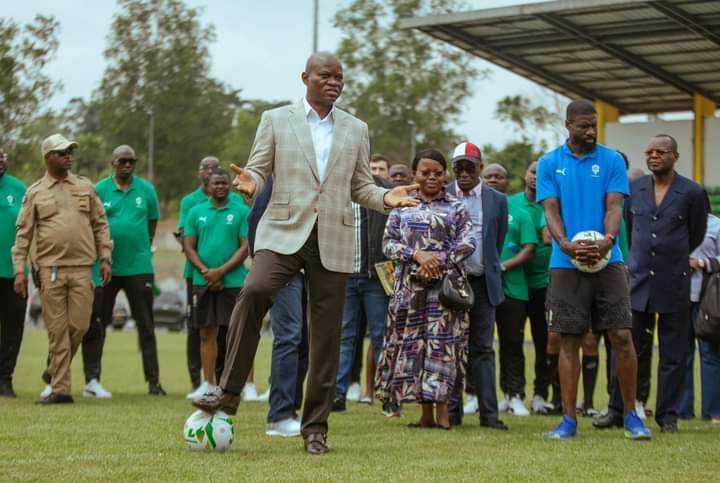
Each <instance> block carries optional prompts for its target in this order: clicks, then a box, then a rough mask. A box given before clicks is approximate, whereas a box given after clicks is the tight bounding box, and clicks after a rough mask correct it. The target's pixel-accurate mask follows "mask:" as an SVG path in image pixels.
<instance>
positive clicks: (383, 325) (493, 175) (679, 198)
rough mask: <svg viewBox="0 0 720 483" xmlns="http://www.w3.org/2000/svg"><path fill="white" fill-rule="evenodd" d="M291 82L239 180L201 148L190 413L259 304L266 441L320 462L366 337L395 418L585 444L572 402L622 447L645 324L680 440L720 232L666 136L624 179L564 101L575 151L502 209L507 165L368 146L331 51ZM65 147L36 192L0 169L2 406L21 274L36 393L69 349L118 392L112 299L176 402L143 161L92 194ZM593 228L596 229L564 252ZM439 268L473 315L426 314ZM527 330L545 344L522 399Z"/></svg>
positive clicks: (709, 369)
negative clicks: (537, 417)
mask: <svg viewBox="0 0 720 483" xmlns="http://www.w3.org/2000/svg"><path fill="white" fill-rule="evenodd" d="M302 80H303V83H304V84H305V86H306V88H307V92H306V95H305V97H303V99H302V101H301V102H298V103H294V104H291V105H289V106H284V107H282V108H278V109H275V110H272V111H269V112H266V113H264V114H263V117H262V120H261V123H260V127H259V128H258V133H257V136H256V140H255V143H254V145H253V149H252V152H251V155H250V160H249V162H248V164H247V167H246V168H245V169H240V168H237V167H235V166H231V168H232V171H233V172H234V175H235V177H234V180H232V179H231V176H230V174H229V173H228V172H227V171H225V170H223V169H222V168H221V167H220V163H219V160H218V159H217V158H213V157H207V158H204V159H203V160H202V161H201V162H200V167H199V171H198V175H199V178H200V180H201V186H200V187H199V188H198V189H197V190H196V191H194V192H192V193H190V194H189V195H187V196H186V197H185V198H183V200H182V201H181V207H180V219H179V224H178V233H177V236H178V240H179V241H180V243H181V244H182V247H183V251H184V253H185V255H186V258H187V263H186V266H185V270H184V278H185V279H186V282H187V300H188V332H187V356H188V371H189V375H190V382H191V384H192V387H193V391H192V392H191V393H190V394H188V398H189V399H192V400H193V404H194V405H195V406H196V407H198V408H201V409H203V410H206V411H211V412H212V411H216V410H223V411H226V412H228V413H230V414H234V413H235V412H236V411H237V407H238V404H239V401H240V399H241V395H242V394H243V390H244V389H247V386H246V382H248V383H250V382H252V365H253V360H254V357H255V352H256V349H257V345H258V340H259V336H260V327H261V322H262V320H263V318H264V317H265V315H266V313H267V312H268V310H269V311H270V316H271V323H272V328H273V334H274V342H273V353H272V368H271V381H270V382H271V389H270V393H269V402H270V411H269V414H268V420H267V423H268V424H267V434H268V435H270V436H285V437H290V436H298V435H301V434H302V436H303V439H304V443H305V449H306V451H307V452H308V453H310V454H323V453H325V452H327V451H328V445H327V430H328V424H327V420H328V416H329V414H330V412H336V413H342V412H345V411H346V410H347V403H346V401H347V399H349V397H350V396H349V388H350V387H351V383H353V382H354V381H352V376H351V374H352V372H353V369H352V368H353V365H355V364H357V360H358V353H359V352H361V350H362V347H363V343H362V342H363V339H364V335H365V330H367V333H368V334H369V338H370V345H369V348H368V354H367V358H366V361H367V366H368V367H367V371H368V373H369V375H370V376H369V378H368V381H367V383H366V385H367V393H366V395H365V397H364V398H362V400H361V402H365V403H368V404H372V403H373V400H374V397H375V396H376V395H377V396H378V397H379V398H380V399H381V401H382V412H383V414H384V415H386V416H399V415H400V414H401V405H402V404H403V403H407V402H411V401H414V402H419V403H421V404H422V405H423V414H422V417H421V419H420V421H419V422H418V423H412V424H411V426H413V427H441V428H443V429H449V428H450V427H451V426H452V425H458V424H462V419H463V415H467V414H474V413H478V415H479V420H480V426H482V427H487V428H491V429H499V430H507V429H508V426H507V425H506V424H505V422H503V421H502V420H501V419H500V413H501V412H505V411H507V412H510V413H512V414H514V415H516V416H527V415H529V414H530V413H531V411H532V412H534V413H537V414H554V413H562V414H563V419H562V421H561V423H560V425H558V427H557V428H555V429H554V430H553V431H551V432H550V433H549V435H550V437H551V438H555V439H566V438H570V437H573V436H575V434H576V432H577V420H576V414H577V412H578V410H579V411H580V412H581V413H583V414H585V415H592V416H597V417H596V418H595V420H594V422H593V425H595V426H596V427H598V428H608V427H614V426H618V427H624V429H625V436H626V437H628V438H631V439H647V438H650V436H651V434H650V431H649V429H648V428H647V427H646V426H645V423H644V420H645V418H646V411H645V408H644V403H645V402H646V398H647V394H645V395H644V396H638V395H637V393H638V389H637V388H638V386H639V387H640V388H643V387H648V386H649V378H650V376H649V369H647V368H649V366H650V362H649V360H650V357H651V351H652V345H653V340H652V335H651V336H650V341H649V343H648V342H647V336H646V334H647V333H650V334H652V332H653V330H654V327H655V321H656V319H657V327H658V336H659V343H660V345H659V350H660V363H659V370H658V384H657V386H658V387H657V391H658V395H657V407H656V412H655V419H656V422H657V423H658V425H659V427H660V428H661V430H662V431H663V432H665V433H672V432H676V431H677V420H678V418H679V417H684V416H691V415H692V403H688V402H687V399H688V398H690V400H692V398H691V395H692V389H689V387H691V386H692V362H691V361H692V357H693V354H694V347H695V341H694V337H693V335H692V319H691V309H692V310H693V311H694V312H693V313H696V312H697V303H698V302H699V299H700V297H701V294H700V286H699V284H698V283H696V282H697V281H698V280H700V281H702V278H703V273H709V272H710V271H711V270H712V267H713V266H715V264H713V263H711V260H714V259H718V257H719V256H720V252H719V251H718V243H717V240H718V233H717V231H718V229H717V227H718V226H720V223H718V222H717V218H715V217H714V216H713V215H712V214H710V213H709V204H708V201H707V196H706V195H705V194H704V192H703V190H702V188H701V187H699V186H698V185H697V184H695V183H694V182H692V181H690V180H688V179H687V178H684V177H682V176H681V175H679V174H678V173H677V172H676V171H675V169H674V168H675V163H676V162H677V160H678V158H679V154H678V152H677V143H676V141H675V140H674V139H673V138H672V137H671V136H669V135H665V134H660V135H657V136H655V137H653V138H652V139H651V140H650V143H649V145H648V148H647V150H646V152H645V156H646V161H647V166H648V169H649V170H650V172H651V174H650V175H647V176H640V177H638V178H637V179H636V180H635V181H634V182H633V183H632V184H631V185H630V184H629V183H628V171H627V170H628V168H629V166H628V162H627V159H626V158H625V156H624V155H623V154H622V153H619V152H618V151H616V150H614V149H611V148H609V147H606V146H603V145H599V144H597V143H596V128H597V114H596V112H595V109H594V107H593V104H592V103H590V102H589V101H584V100H579V101H573V102H572V103H570V105H569V106H568V109H567V112H566V122H565V125H566V128H567V130H568V139H567V141H566V143H564V144H563V145H562V146H560V147H558V148H557V149H554V150H552V151H550V152H548V153H547V154H545V155H544V156H543V157H542V158H541V159H540V160H539V161H538V162H533V163H531V165H530V166H529V167H528V169H527V172H526V175H525V180H524V181H525V189H524V190H523V191H522V192H520V193H517V194H515V195H512V196H507V195H506V191H507V187H508V173H507V171H506V170H505V168H504V167H503V166H500V165H498V164H491V165H488V166H483V160H482V155H481V153H480V150H479V149H478V147H477V146H476V145H475V144H472V143H462V144H460V145H459V146H457V147H456V149H455V150H454V151H453V153H452V156H451V166H450V169H452V171H453V174H454V178H455V181H452V182H449V183H448V181H447V171H448V166H447V164H448V163H446V161H445V158H444V156H443V155H442V153H439V152H438V151H435V150H424V151H421V152H419V153H418V155H417V156H416V159H414V160H413V163H412V170H408V168H407V166H406V165H404V164H392V163H391V162H390V161H389V160H388V159H387V158H386V157H384V156H382V155H372V156H370V154H369V145H368V128H367V125H365V124H364V123H362V122H361V121H359V120H358V119H356V118H354V117H352V116H351V115H349V114H347V113H345V112H344V111H341V110H340V109H338V108H336V107H335V100H336V99H337V98H338V97H339V96H340V94H341V92H342V86H343V77H342V67H341V65H340V63H339V61H338V60H337V59H336V58H335V57H334V56H332V55H329V54H315V55H313V56H312V57H311V58H310V59H309V60H308V62H307V65H306V68H305V71H304V72H303V75H302ZM77 147H78V145H77V143H75V142H72V141H69V140H67V139H65V138H64V137H63V136H61V135H59V134H55V135H52V136H50V137H48V138H47V139H46V140H45V141H44V142H43V143H42V147H41V149H42V153H43V156H44V158H45V160H46V163H47V173H46V175H45V176H44V177H43V178H42V179H41V180H39V181H37V182H36V183H34V184H33V185H31V186H30V187H29V188H28V189H27V191H26V190H25V187H24V185H23V184H22V183H21V182H19V181H18V180H17V179H16V178H13V177H12V176H10V175H8V174H7V173H6V170H7V160H6V158H5V156H4V155H2V157H0V194H1V195H2V199H0V208H1V209H0V224H1V226H0V228H2V230H0V232H1V234H0V250H2V252H0V291H1V292H0V300H1V301H2V309H0V319H1V322H2V332H0V371H1V372H0V385H1V386H0V394H2V395H4V396H14V391H13V387H12V372H13V369H14V366H15V361H16V359H17V355H18V352H19V347H20V342H21V339H22V327H23V319H24V314H25V304H26V298H27V286H28V272H29V271H32V272H33V273H34V280H35V282H36V284H37V285H38V288H39V290H40V295H41V300H42V310H43V319H44V321H45V324H46V327H47V330H48V338H49V347H48V365H47V370H46V371H45V372H44V374H43V379H44V380H45V381H46V382H47V387H46V388H45V390H44V391H43V394H42V399H40V400H38V401H37V403H38V404H43V405H47V404H57V403H72V402H73V398H72V395H71V381H70V362H71V360H72V357H73V356H74V354H75V353H76V351H77V349H78V348H80V347H81V346H82V354H83V363H84V370H85V378H86V381H85V382H86V385H85V386H84V389H83V394H84V395H86V396H92V397H99V398H110V397H111V393H110V392H109V391H108V390H107V389H105V388H104V387H103V385H102V384H101V383H100V380H101V359H102V353H103V346H104V341H105V328H106V327H107V325H108V324H109V323H110V319H111V318H112V309H113V306H114V303H115V298H116V296H117V293H118V291H119V290H124V291H125V292H126V294H127V296H128V300H129V303H130V308H131V311H132V315H133V318H134V319H135V320H136V322H137V327H138V336H139V341H140V347H141V352H142V362H143V369H144V376H145V380H146V381H147V383H148V392H149V393H150V394H153V395H165V391H164V389H163V388H162V386H161V385H160V380H159V365H158V356H157V344H156V340H155V334H154V323H153V314H152V298H153V294H152V290H153V282H154V280H153V267H152V250H151V247H152V243H153V238H154V235H155V229H156V226H157V220H158V219H159V216H160V213H159V207H158V200H157V195H156V193H155V189H154V187H153V186H152V184H150V183H148V182H147V181H145V180H142V179H141V178H139V177H138V176H136V175H135V174H134V168H135V164H136V161H137V158H136V156H135V152H134V151H133V149H132V148H131V147H130V146H126V145H123V146H119V147H118V148H116V149H115V150H114V151H113V153H112V160H111V162H112V166H113V171H114V172H113V174H112V175H111V176H109V177H108V178H106V179H104V180H101V181H100V182H98V183H97V185H95V186H93V185H92V183H91V182H90V181H89V180H87V179H85V178H83V177H80V176H76V175H75V174H73V173H72V172H71V167H72V155H73V151H74V150H75V149H76V148H77ZM413 178H414V181H415V183H416V184H410V183H411V182H413ZM231 184H233V185H234V186H235V187H236V188H237V189H238V190H239V191H240V192H241V193H242V194H244V195H245V196H246V197H247V198H248V199H250V200H251V201H252V209H249V208H248V207H247V205H246V203H245V201H244V200H243V198H242V197H240V196H239V195H238V194H237V193H235V192H231V190H230V186H231ZM391 210H392V211H391ZM388 215H389V216H390V218H388ZM433 217H434V218H433ZM427 220H432V221H427ZM10 227H13V229H12V230H10V229H9V228H10ZM15 227H16V229H15ZM438 230H440V231H438ZM584 230H595V231H597V232H600V233H602V234H603V235H604V238H603V239H601V240H597V241H593V242H584V241H577V240H573V236H574V235H575V234H576V233H579V232H581V231H584ZM8 233H10V234H14V236H9V235H8ZM434 237H438V238H434ZM446 237H447V238H446ZM452 237H455V238H452ZM701 245H702V246H701ZM698 247H700V248H699V249H700V250H702V251H701V252H694V251H695V250H696V249H698ZM248 257H253V268H252V269H251V270H250V271H249V272H248V270H247V268H246V265H245V260H246V258H248ZM603 258H607V259H608V266H607V267H606V268H604V269H602V270H600V271H598V272H597V273H586V272H582V271H579V270H577V269H576V264H577V263H582V264H585V265H594V264H595V263H597V262H598V261H599V260H601V259H603ZM388 261H390V262H394V264H395V278H396V279H395V285H394V287H393V288H392V289H391V290H388V289H387V288H386V287H384V286H383V284H382V282H381V278H382V267H383V266H384V264H386V263H387V262H388ZM449 273H452V274H453V275H452V276H450V277H449V279H450V280H451V281H450V282H448V283H449V284H450V285H452V284H453V283H459V282H458V281H460V280H464V281H465V282H466V286H467V287H468V289H469V290H470V291H472V295H473V297H472V299H473V300H472V304H471V305H470V306H468V307H467V308H466V309H465V310H460V309H458V308H453V309H452V310H451V309H450V308H449V307H446V306H443V303H442V302H438V297H439V296H441V294H440V291H441V290H445V289H444V288H442V289H441V288H440V285H444V284H445V282H444V280H445V278H446V277H448V274H449ZM441 279H443V284H438V283H437V282H438V281H440V280H441ZM691 279H692V280H693V284H694V285H693V289H692V291H691V285H692V284H691ZM696 285H697V287H696ZM463 287H464V286H463ZM462 290H463V288H462V287H461V288H460V291H461V293H462ZM440 300H442V299H440ZM691 301H692V302H693V305H692V306H691ZM693 317H694V315H693ZM528 318H529V319H530V327H531V333H532V339H533V343H534V346H535V364H534V369H535V375H534V383H533V394H532V398H531V400H530V409H528V408H527V406H526V404H525V399H526V394H525V387H526V380H525V357H524V348H523V346H524V333H525V322H526V320H527V319H528ZM495 326H497V330H498V338H499V355H500V368H499V374H500V376H499V385H500V389H501V392H502V394H503V395H504V398H503V399H501V400H500V401H498V400H497V389H496V376H495V372H496V370H495V353H494V346H493V344H494V330H495ZM601 335H602V336H604V337H605V341H606V344H607V347H608V348H609V349H610V348H611V351H609V353H610V352H611V353H612V354H613V357H609V358H608V360H609V361H612V368H611V369H610V368H609V369H608V375H609V377H608V379H609V387H608V390H609V393H610V404H609V407H608V410H607V412H605V413H604V414H600V413H598V412H597V411H595V409H594V407H593V392H594V390H595V380H596V377H597V371H598V356H597V354H598V352H597V347H598V343H599V340H600V337H601ZM581 348H582V351H583V359H582V362H581V361H580V358H579V350H580V349H581ZM700 349H701V360H702V368H703V377H702V384H703V405H702V407H703V413H702V416H703V417H704V418H708V419H712V420H713V421H720V408H719V407H718V406H719V405H720V397H719V395H718V385H720V378H717V377H716V378H714V380H713V375H717V374H718V368H719V367H720V355H719V354H718V348H717V347H713V346H712V345H708V344H706V343H705V344H703V343H702V341H701V345H700ZM439 350H442V351H445V352H443V353H442V354H440V353H439V352H438V351H439ZM448 354H450V355H448ZM360 359H362V356H360ZM638 366H640V368H641V370H639V368H638ZM581 373H582V377H583V386H584V394H583V396H584V398H583V401H582V403H581V404H579V405H578V404H577V403H576V399H577V394H576V393H577V386H578V380H579V377H580V374H581ZM306 374H307V375H308V381H307V391H306V394H305V396H304V398H303V391H302V389H303V383H304V380H305V376H306ZM706 375H707V377H706ZM373 376H374V379H373ZM706 386H707V387H706ZM550 389H552V393H553V397H552V399H551V398H550ZM463 392H467V393H468V395H469V398H468V400H467V403H466V404H465V405H464V407H463ZM246 397H247V393H246ZM253 397H254V396H251V397H249V398H253ZM303 399H304V400H305V404H304V413H303V416H302V419H301V418H299V417H298V414H297V411H298V410H299V409H300V408H301V406H302V405H303V404H302V403H303ZM356 399H359V396H357V397H356Z"/></svg>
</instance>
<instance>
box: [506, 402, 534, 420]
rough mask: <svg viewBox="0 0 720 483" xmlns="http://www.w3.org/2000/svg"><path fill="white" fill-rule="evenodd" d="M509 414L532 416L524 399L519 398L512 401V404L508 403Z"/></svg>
mask: <svg viewBox="0 0 720 483" xmlns="http://www.w3.org/2000/svg"><path fill="white" fill-rule="evenodd" d="M508 412H510V413H511V414H514V415H515V416H523V417H524V416H530V411H528V409H527V408H526V407H525V404H523V402H522V399H520V398H519V397H514V398H511V399H510V402H509V403H508Z"/></svg>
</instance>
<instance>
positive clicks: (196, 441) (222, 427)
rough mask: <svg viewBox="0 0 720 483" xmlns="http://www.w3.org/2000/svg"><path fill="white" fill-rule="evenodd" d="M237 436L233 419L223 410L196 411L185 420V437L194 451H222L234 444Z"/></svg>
mask: <svg viewBox="0 0 720 483" xmlns="http://www.w3.org/2000/svg"><path fill="white" fill-rule="evenodd" d="M234 437H235V430H234V429H233V423H232V419H230V417H229V416H228V415H227V414H225V413H224V412H222V411H218V412H216V413H215V414H209V413H206V412H205V411H195V412H194V413H192V414H191V415H190V417H189V418H188V419H187V421H185V428H184V429H183V438H184V439H185V442H186V443H187V444H188V447H189V448H190V449H191V450H193V451H218V452H220V453H222V452H223V451H225V450H226V449H228V448H229V447H230V445H232V442H233V438H234Z"/></svg>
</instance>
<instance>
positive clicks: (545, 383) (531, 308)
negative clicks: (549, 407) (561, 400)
mask: <svg viewBox="0 0 720 483" xmlns="http://www.w3.org/2000/svg"><path fill="white" fill-rule="evenodd" d="M546 292H547V287H546V288H535V289H530V291H529V293H530V300H529V301H528V303H527V316H528V318H529V319H530V332H531V334H532V340H533V345H534V346H535V380H534V381H533V395H535V396H540V397H541V398H543V399H545V400H547V398H548V395H549V390H548V388H549V387H550V382H551V374H550V370H549V369H550V368H549V366H548V361H547V342H548V326H547V320H546V318H545V294H546Z"/></svg>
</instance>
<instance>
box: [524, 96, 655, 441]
mask: <svg viewBox="0 0 720 483" xmlns="http://www.w3.org/2000/svg"><path fill="white" fill-rule="evenodd" d="M565 127H566V128H567V130H568V140H567V141H566V142H565V144H563V145H562V146H560V147H558V148H556V149H554V150H552V151H550V152H549V153H547V154H545V155H544V156H543V157H542V158H541V159H540V162H539V164H538V180H537V202H538V203H542V204H543V208H544V210H545V218H546V219H547V225H548V228H549V230H550V233H551V234H552V237H553V246H552V255H551V258H550V294H549V296H548V302H547V309H548V318H547V319H548V327H549V330H550V331H554V332H558V333H560V335H561V347H560V366H559V372H560V386H561V391H562V403H563V404H562V405H563V412H564V414H565V415H564V417H563V420H562V422H561V423H560V424H559V425H558V426H557V428H555V429H554V430H553V431H551V432H550V434H549V436H550V438H552V439H567V438H571V437H574V436H575V434H576V433H577V420H576V415H575V404H576V399H577V384H578V376H579V373H580V360H579V357H578V352H579V348H580V344H581V341H582V337H583V335H584V334H585V333H586V332H587V331H588V329H592V330H593V332H595V333H599V332H602V331H605V332H606V333H607V335H608V337H609V338H610V340H611V342H612V345H613V348H614V350H615V357H616V361H617V368H618V378H619V381H620V387H621V391H622V398H623V402H624V412H623V414H624V426H625V436H626V437H627V438H630V439H649V438H650V431H649V430H648V429H647V428H646V427H645V425H644V424H643V422H642V420H641V419H640V418H639V417H638V416H637V414H636V413H635V409H634V407H635V389H636V388H635V385H636V375H637V374H636V373H637V356H636V354H635V349H634V347H633V342H632V335H631V328H632V319H631V314H630V295H629V289H628V281H627V271H626V269H625V265H624V264H623V263H622V262H623V258H622V254H621V252H620V247H619V246H618V245H617V244H616V243H615V237H616V236H617V234H618V232H619V230H620V218H621V212H622V202H623V199H624V198H625V196H627V195H628V191H629V189H628V180H627V173H626V171H625V164H624V162H623V159H622V157H621V156H620V154H618V152H617V151H615V150H614V149H610V148H607V147H606V146H603V145H599V144H597V143H596V137H597V112H596V111H595V107H594V106H593V104H592V102H590V101H587V100H576V101H573V102H571V103H570V104H569V105H568V107H567V113H566V120H565ZM584 230H594V231H597V232H600V233H603V234H604V238H603V239H602V240H599V241H572V239H573V237H574V236H575V235H576V234H577V233H578V232H581V231H584ZM608 253H609V254H610V257H609V263H608V265H607V266H606V267H605V268H603V269H602V270H599V271H597V272H595V273H587V272H581V271H579V270H577V269H576V268H575V265H574V263H573V261H575V262H576V263H581V264H584V265H590V266H591V265H594V264H595V263H597V262H598V261H599V260H600V259H602V258H604V257H605V256H606V255H607V254H608ZM573 259H574V260H573Z"/></svg>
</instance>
